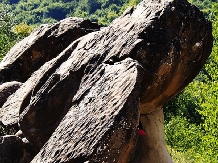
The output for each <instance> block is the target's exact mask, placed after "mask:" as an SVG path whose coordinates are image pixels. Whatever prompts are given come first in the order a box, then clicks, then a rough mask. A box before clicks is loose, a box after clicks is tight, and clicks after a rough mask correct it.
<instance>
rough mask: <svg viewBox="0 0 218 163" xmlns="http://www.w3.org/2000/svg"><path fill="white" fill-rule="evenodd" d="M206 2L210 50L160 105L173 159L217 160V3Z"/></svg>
mask: <svg viewBox="0 0 218 163" xmlns="http://www.w3.org/2000/svg"><path fill="white" fill-rule="evenodd" d="M196 2H198V3H199V2H200V1H196ZM202 2H203V1H202ZM210 5H211V7H210V12H209V13H207V15H208V16H209V17H210V18H211V21H212V23H213V36H214V47H213V51H212V54H211V55H210V57H209V59H208V61H207V64H206V65H205V67H204V69H203V70H202V72H201V73H200V74H199V75H198V76H197V77H196V78H195V79H194V80H193V82H192V83H190V84H189V86H188V87H186V89H185V90H184V91H183V92H182V93H180V94H179V95H178V96H177V97H176V98H174V99H173V100H171V101H170V102H169V103H168V104H167V105H166V106H165V108H164V109H165V117H166V120H165V136H166V141H167V144H168V147H169V152H170V153H171V155H172V157H173V158H174V161H175V162H176V163H181V162H184V163H193V162H197V163H205V162H208V163H216V162H217V160H218V128H217V126H218V76H217V74H218V46H217V43H218V42H217V41H218V3H214V4H213V6H212V4H210ZM201 6H202V7H204V6H203V5H202V4H201ZM208 6H209V5H208ZM208 6H207V7H208ZM203 11H209V7H208V8H207V9H206V10H203Z"/></svg>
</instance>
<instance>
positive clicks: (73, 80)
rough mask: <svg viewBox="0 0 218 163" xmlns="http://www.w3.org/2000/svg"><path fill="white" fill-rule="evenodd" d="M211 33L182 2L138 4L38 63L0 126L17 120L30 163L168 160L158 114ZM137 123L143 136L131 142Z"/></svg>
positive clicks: (195, 68) (188, 75)
mask: <svg viewBox="0 0 218 163" xmlns="http://www.w3.org/2000/svg"><path fill="white" fill-rule="evenodd" d="M211 33H212V32H211V24H210V22H208V21H207V20H206V19H204V16H203V14H202V13H201V12H200V11H199V10H198V9H197V8H196V7H195V6H192V5H190V4H189V3H188V2H187V1H186V0H163V1H154V0H144V1H142V2H141V3H140V4H139V5H138V6H137V7H136V9H134V8H129V9H127V10H126V11H125V12H124V13H123V15H122V16H121V17H119V18H117V19H115V20H114V21H113V22H112V23H111V24H110V25H109V26H108V27H106V28H102V29H101V30H100V31H96V32H92V33H90V34H87V35H85V36H83V37H80V38H78V39H77V40H75V41H74V42H72V43H71V44H70V45H69V46H68V47H67V48H66V49H65V50H63V51H62V52H61V53H59V54H57V55H56V56H54V57H53V59H51V60H49V61H47V62H45V60H43V61H44V62H45V63H44V64H43V65H40V66H41V67H40V66H38V68H39V67H40V68H39V69H38V70H37V71H35V72H34V73H32V75H31V77H29V78H28V79H27V80H26V81H25V82H23V84H22V85H21V87H20V88H19V89H18V90H17V91H16V92H15V93H14V94H13V95H11V96H10V97H9V98H8V99H7V101H6V102H5V103H4V105H3V107H2V108H1V110H0V120H1V121H2V123H4V125H12V124H16V123H18V121H19V124H20V129H21V130H22V132H23V134H24V136H25V137H26V138H27V139H28V141H29V142H30V144H31V145H32V146H33V148H34V150H35V151H37V152H38V154H37V155H36V156H35V157H34V159H33V160H32V163H38V162H73V163H74V162H75V163H78V162H90V163H93V162H99V163H100V162H108V163H111V162H117V163H126V162H137V163H147V162H164V163H169V162H172V160H171V159H170V156H169V155H168V153H167V150H166V146H165V143H164V138H163V111H162V109H161V108H162V105H163V104H165V103H166V102H167V101H168V100H169V99H171V98H173V97H174V96H175V95H176V94H177V93H179V92H180V91H181V90H182V89H183V88H184V87H185V86H186V85H187V84H188V83H189V82H190V81H191V80H192V79H193V78H194V77H195V76H196V75H197V73H198V72H199V71H200V69H201V68H202V66H203V64H204V63H205V61H206V59H207V58H208V56H209V54H210V52H211V49H212V34H211ZM59 43H60V42H57V44H59ZM52 46H57V45H55V44H53V45H52ZM50 49H52V47H50ZM4 63H5V62H3V66H2V67H4ZM9 65H10V66H8V67H13V64H9ZM32 72H33V71H32ZM18 81H19V80H18ZM12 108H13V110H12ZM11 110H12V111H11ZM140 115H141V118H140ZM140 119H141V122H142V124H143V127H144V128H145V131H146V137H143V138H139V139H138V136H137V126H138V123H139V120H140ZM142 149H144V151H145V152H146V155H145V153H142V152H137V151H139V150H142ZM132 156H134V157H132Z"/></svg>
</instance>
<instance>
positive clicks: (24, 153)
mask: <svg viewBox="0 0 218 163" xmlns="http://www.w3.org/2000/svg"><path fill="white" fill-rule="evenodd" d="M0 149H1V150H0V162H2V163H15V162H20V163H27V162H30V161H31V160H32V154H31V148H30V146H29V144H28V143H25V142H23V141H22V139H21V138H19V137H17V136H13V135H7V136H3V137H1V138H0Z"/></svg>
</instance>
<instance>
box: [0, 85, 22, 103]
mask: <svg viewBox="0 0 218 163" xmlns="http://www.w3.org/2000/svg"><path fill="white" fill-rule="evenodd" d="M21 85H22V83H20V82H17V81H13V82H6V83H4V84H2V85H0V107H2V105H3V104H4V103H5V102H6V101H7V98H8V97H9V96H10V95H12V94H13V93H14V92H15V91H16V90H17V89H18V88H20V86H21Z"/></svg>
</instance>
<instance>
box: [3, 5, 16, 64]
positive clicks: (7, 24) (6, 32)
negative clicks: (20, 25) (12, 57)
mask: <svg viewBox="0 0 218 163" xmlns="http://www.w3.org/2000/svg"><path fill="white" fill-rule="evenodd" d="M14 24H15V23H14V20H13V15H12V13H11V12H10V6H9V5H7V4H5V3H0V60H1V59H2V57H3V56H4V55H5V54H6V52H7V51H8V50H9V49H10V48H11V46H12V45H14V44H15V42H16V41H15V37H16V36H15V34H14V33H13V31H12V27H13V26H14Z"/></svg>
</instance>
